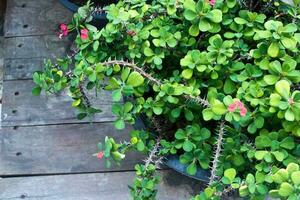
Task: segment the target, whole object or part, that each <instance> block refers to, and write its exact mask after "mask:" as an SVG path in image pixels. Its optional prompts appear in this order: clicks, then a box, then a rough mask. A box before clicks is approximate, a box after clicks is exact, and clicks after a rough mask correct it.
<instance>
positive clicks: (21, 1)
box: [7, 0, 59, 8]
mask: <svg viewBox="0 0 300 200" xmlns="http://www.w3.org/2000/svg"><path fill="white" fill-rule="evenodd" d="M57 2H59V1H58V0H47V1H45V0H9V1H8V2H7V7H8V8H9V7H23V8H25V7H26V8H27V7H30V8H40V7H46V6H49V7H50V6H51V5H53V4H55V3H57Z"/></svg>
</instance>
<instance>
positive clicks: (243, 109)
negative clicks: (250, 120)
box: [228, 100, 248, 117]
mask: <svg viewBox="0 0 300 200" xmlns="http://www.w3.org/2000/svg"><path fill="white" fill-rule="evenodd" d="M237 109H239V111H240V115H241V116H242V117H245V116H246V114H247V112H248V111H247V108H246V107H245V105H244V104H243V102H241V101H240V100H237V101H235V102H233V103H232V104H230V105H229V106H228V111H229V112H231V113H232V112H235V111H236V110H237Z"/></svg>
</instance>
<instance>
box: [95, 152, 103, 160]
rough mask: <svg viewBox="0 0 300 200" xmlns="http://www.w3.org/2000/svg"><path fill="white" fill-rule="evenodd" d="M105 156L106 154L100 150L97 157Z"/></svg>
mask: <svg viewBox="0 0 300 200" xmlns="http://www.w3.org/2000/svg"><path fill="white" fill-rule="evenodd" d="M103 156H104V153H103V151H100V152H99V153H97V158H98V159H102V158H103Z"/></svg>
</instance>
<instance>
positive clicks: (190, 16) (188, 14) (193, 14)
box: [183, 10, 197, 21]
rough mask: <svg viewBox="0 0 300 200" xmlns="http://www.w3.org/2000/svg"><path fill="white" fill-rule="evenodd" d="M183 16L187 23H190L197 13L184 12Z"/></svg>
mask: <svg viewBox="0 0 300 200" xmlns="http://www.w3.org/2000/svg"><path fill="white" fill-rule="evenodd" d="M183 15H184V17H185V18H186V19H187V20H189V21H192V20H194V19H195V18H196V17H197V13H196V12H194V11H192V10H185V11H184V13H183Z"/></svg>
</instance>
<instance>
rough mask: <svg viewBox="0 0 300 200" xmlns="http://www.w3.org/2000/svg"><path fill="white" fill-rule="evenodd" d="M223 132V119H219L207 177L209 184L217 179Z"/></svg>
mask: <svg viewBox="0 0 300 200" xmlns="http://www.w3.org/2000/svg"><path fill="white" fill-rule="evenodd" d="M224 132H225V121H221V123H220V127H219V130H218V140H217V144H216V150H215V152H214V159H213V161H212V167H211V175H210V178H209V183H208V184H209V185H211V184H212V183H213V182H214V181H215V180H216V179H217V177H218V176H217V174H216V173H217V167H218V164H219V158H220V156H221V151H222V144H223V136H224Z"/></svg>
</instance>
